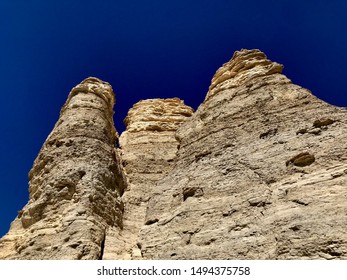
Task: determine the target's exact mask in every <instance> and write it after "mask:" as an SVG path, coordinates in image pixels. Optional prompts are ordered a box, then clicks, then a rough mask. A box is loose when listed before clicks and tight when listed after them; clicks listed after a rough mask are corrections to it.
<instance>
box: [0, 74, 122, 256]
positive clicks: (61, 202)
mask: <svg viewBox="0 0 347 280" xmlns="http://www.w3.org/2000/svg"><path fill="white" fill-rule="evenodd" d="M114 102H115V100H114V93H113V91H112V88H111V86H110V85H109V84H108V83H105V82H102V81H101V80H99V79H96V78H88V79H86V80H84V81H83V82H82V83H80V84H79V85H78V86H76V87H75V88H73V90H72V91H71V92H70V95H69V97H68V100H67V101H66V103H65V105H64V107H63V108H62V110H61V114H60V118H59V120H58V122H57V124H56V125H55V127H54V129H53V131H52V132H51V134H50V135H49V136H48V138H47V140H46V142H45V143H44V145H43V147H42V148H41V151H40V153H39V155H38V157H37V158H36V160H35V162H34V166H33V168H32V169H31V171H30V173H29V180H30V181H29V193H30V199H29V202H28V204H27V205H26V206H25V207H24V208H23V210H21V211H19V213H18V217H17V218H16V219H15V220H14V222H12V224H11V228H10V231H9V233H8V234H6V235H5V236H4V237H3V238H2V239H1V241H0V259H5V258H6V259H99V258H102V252H103V248H102V247H103V244H104V239H105V232H106V229H107V228H109V227H113V228H116V229H120V228H121V227H122V217H121V213H122V203H121V200H120V195H121V194H122V192H123V189H124V188H125V185H124V184H125V179H124V178H123V177H122V172H121V169H120V164H118V163H117V157H118V155H117V154H116V152H115V149H114V143H115V141H116V140H117V137H118V136H117V133H116V131H115V128H114V125H113V119H112V116H113V105H114Z"/></svg>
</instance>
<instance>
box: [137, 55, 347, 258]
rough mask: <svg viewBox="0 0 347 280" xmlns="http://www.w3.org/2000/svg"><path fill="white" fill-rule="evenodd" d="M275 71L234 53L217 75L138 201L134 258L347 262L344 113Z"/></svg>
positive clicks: (260, 61) (258, 58)
mask: <svg viewBox="0 0 347 280" xmlns="http://www.w3.org/2000/svg"><path fill="white" fill-rule="evenodd" d="M281 70H282V66H281V65H280V64H277V63H275V62H271V61H269V60H268V59H267V58H266V56H265V55H264V54H263V53H261V52H260V51H259V50H242V51H240V52H236V53H235V54H234V56H233V58H232V59H231V61H229V62H228V63H226V64H224V65H223V66H222V68H220V69H219V70H218V71H217V73H216V75H215V76H214V77H213V79H212V85H211V87H210V89H209V92H208V93H207V97H206V99H205V101H204V103H203V104H201V105H200V107H199V108H198V110H197V111H196V113H195V114H193V116H192V117H191V118H190V119H188V120H187V121H186V122H185V123H183V124H182V125H181V126H180V127H179V128H178V130H177V133H176V138H177V139H178V141H179V142H180V148H179V150H178V154H177V161H176V164H175V167H174V168H173V170H172V171H171V172H169V173H168V174H167V175H166V176H165V177H164V178H163V179H161V180H160V181H159V182H158V184H157V186H156V187H155V189H156V191H155V193H154V195H153V196H152V197H151V198H150V200H149V202H148V208H147V214H146V222H145V225H144V226H143V227H142V229H141V233H140V237H139V241H138V243H139V244H140V246H141V251H142V256H143V258H145V259H347V233H346V224H347V215H346V213H347V212H346V211H347V199H346V198H347V188H346V185H347V142H346V141H345V136H346V133H347V110H346V108H338V107H335V106H332V105H329V104H327V103H325V102H323V101H321V100H319V99H318V98H316V97H314V96H313V95H312V94H311V93H310V92H309V91H308V90H306V89H304V88H302V87H300V86H297V85H294V84H292V83H291V81H290V80H289V79H288V78H286V77H285V76H284V75H282V74H281ZM327 120H330V121H327ZM312 129H318V130H319V132H318V133H316V132H315V133H309V131H312ZM298 131H301V133H297V132H298Z"/></svg>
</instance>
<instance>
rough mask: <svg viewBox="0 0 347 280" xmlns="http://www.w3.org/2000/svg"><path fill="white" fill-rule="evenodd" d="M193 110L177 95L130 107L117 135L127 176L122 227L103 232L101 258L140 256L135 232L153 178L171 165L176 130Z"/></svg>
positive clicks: (151, 192) (172, 164)
mask: <svg viewBox="0 0 347 280" xmlns="http://www.w3.org/2000/svg"><path fill="white" fill-rule="evenodd" d="M192 114H193V109H192V108H190V107H189V106H186V105H184V103H183V101H181V100H180V99H178V98H170V99H149V100H142V101H140V102H138V103H136V104H135V105H134V106H133V108H131V109H130V110H129V113H128V116H127V117H126V118H125V120H124V122H125V124H126V131H125V132H123V133H122V135H121V137H120V139H119V144H120V149H119V151H120V154H121V157H122V165H123V166H124V171H125V174H126V177H127V180H128V187H127V189H126V190H125V192H124V195H123V197H122V199H123V202H124V214H123V230H122V231H121V232H118V233H117V232H116V233H115V232H112V231H109V232H108V234H107V235H106V243H105V252H104V259H141V258H142V253H141V248H140V247H139V244H138V235H139V231H140V229H141V227H142V226H143V225H144V224H145V215H146V208H147V203H148V200H149V198H150V197H151V196H152V194H153V192H155V185H156V182H157V181H158V180H160V179H161V178H163V177H164V176H165V175H166V174H167V173H168V172H169V171H171V169H172V168H173V166H174V164H175V159H176V153H177V150H178V144H179V143H178V141H177V139H175V132H176V130H177V128H178V127H179V126H180V125H181V124H182V123H183V122H184V121H186V120H187V118H189V117H190V116H191V115H192ZM151 222H153V221H147V223H151Z"/></svg>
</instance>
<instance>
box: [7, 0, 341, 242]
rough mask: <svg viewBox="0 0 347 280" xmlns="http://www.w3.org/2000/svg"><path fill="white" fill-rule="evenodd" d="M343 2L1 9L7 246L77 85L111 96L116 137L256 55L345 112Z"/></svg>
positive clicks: (217, 0)
mask: <svg viewBox="0 0 347 280" xmlns="http://www.w3.org/2000/svg"><path fill="white" fill-rule="evenodd" d="M346 14H347V1H345V0H332V1H329V0H326V1H323V0H315V1H311V0H305V1H303V0H290V1H281V0H277V1H255V0H254V1H248V0H228V1H223V0H214V1H211V0H199V1H198V0H196V1H194V0H174V1H163V0H161V1H160V0H158V1H152V0H147V1H124V0H123V1H117V0H112V1H111V0H98V1H96V0H95V1H91V0H59V1H53V0H45V1H39V0H31V1H27V0H22V1H20V0H1V1H0V40H1V41H0V58H1V60H0V81H1V83H0V94H1V110H0V133H1V134H0V141H1V145H0V154H1V158H0V178H1V186H0V188H1V195H0V236H2V235H3V234H5V233H6V232H7V231H8V228H9V225H10V222H11V221H12V220H13V219H14V218H15V216H16V215H17V211H18V210H20V209H21V208H22V207H23V206H24V205H25V204H26V202H27V201H28V177H27V174H28V172H29V170H30V168H31V166H32V164H33V161H34V159H35V158H36V156H37V154H38V152H39V149H40V148H41V146H42V144H43V142H44V141H45V139H46V137H47V136H48V134H49V132H50V131H51V130H52V128H53V126H54V124H55V122H56V121H57V120H58V117H59V111H60V108H61V106H62V105H63V104H64V102H65V100H66V98H67V95H68V93H69V91H70V89H71V88H72V87H74V86H75V85H76V84H78V83H79V82H80V81H82V80H83V79H84V78H86V77H88V76H96V77H98V78H100V79H102V80H105V81H108V82H109V83H111V85H112V86H113V89H114V91H115V93H116V100H117V104H116V106H115V116H114V119H115V124H116V127H117V130H118V131H119V132H121V131H122V130H123V129H124V127H123V125H122V120H123V119H124V118H125V116H126V113H127V111H128V109H129V108H130V107H131V106H132V105H133V104H134V103H136V102H137V101H139V100H140V99H146V98H156V97H162V98H167V97H180V98H182V99H184V100H185V102H186V104H188V105H190V106H192V107H194V108H195V109H196V108H197V106H198V105H199V104H200V103H201V102H202V101H203V99H204V97H205V95H206V92H207V89H208V86H209V84H210V81H211V78H212V76H213V74H214V73H215V71H216V70H217V68H218V67H219V66H221V65H222V64H223V63H224V62H226V61H228V60H229V59H230V58H231V56H232V54H233V52H234V51H236V50H239V49H241V48H248V49H251V48H259V49H261V50H262V51H264V52H265V53H266V54H267V56H268V57H269V58H270V59H271V60H273V61H277V62H279V63H282V64H284V66H285V68H284V74H286V75H287V76H288V77H289V78H290V79H292V81H293V82H294V83H296V84H299V85H301V86H303V87H306V88H308V89H310V90H311V91H312V92H313V93H314V94H315V95H316V96H318V97H319V98H321V99H323V100H325V101H327V102H329V103H332V104H335V105H339V106H347V89H346V87H345V86H344V84H343V83H344V82H345V80H346V63H347V51H346V50H347V47H346V46H347V32H346V30H347V16H346Z"/></svg>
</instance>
